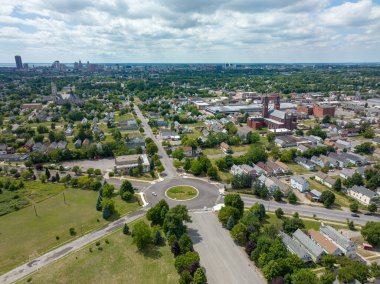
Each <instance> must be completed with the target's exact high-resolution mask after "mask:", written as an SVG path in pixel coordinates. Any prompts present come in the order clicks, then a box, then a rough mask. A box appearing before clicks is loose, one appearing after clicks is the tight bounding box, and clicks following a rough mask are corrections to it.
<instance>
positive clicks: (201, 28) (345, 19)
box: [0, 0, 380, 63]
mask: <svg viewBox="0 0 380 284" xmlns="http://www.w3.org/2000/svg"><path fill="white" fill-rule="evenodd" d="M2 7H3V9H2V10H1V12H0V62H2V63H14V56H15V55H16V54H17V55H21V56H22V58H23V61H24V62H29V63H33V62H34V63H52V62H53V61H55V60H59V61H61V62H74V61H78V59H82V61H83V62H85V61H87V60H89V61H90V62H94V63H128V62H130V63H223V62H232V63H330V62H331V63H338V62H342V63H360V62H379V61H380V53H379V52H378V47H379V46H380V1H379V0H359V1H352V2H349V1H342V0H322V1H317V0H306V1H302V2H300V1H295V0H291V1H275V0H271V1H261V0H250V1H248V0H247V1H244V0H234V1H207V2H206V3H203V1H192V2H185V3H184V2H183V1H177V0H171V1H160V0H157V1H134V0H125V1H122V0H120V1H119V0H115V1H107V3H106V2H103V1H96V2H94V1H81V2H77V1H72V0H70V1H60V0H54V1H44V0H35V1H28V3H26V2H25V1H9V0H6V1H5V3H3V6H2Z"/></svg>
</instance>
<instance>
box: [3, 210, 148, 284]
mask: <svg viewBox="0 0 380 284" xmlns="http://www.w3.org/2000/svg"><path fill="white" fill-rule="evenodd" d="M144 214H145V211H143V210H139V211H136V212H134V213H132V214H130V215H128V216H126V217H124V218H121V219H119V220H117V221H115V222H112V223H110V224H108V225H107V226H106V227H104V228H102V229H99V230H97V231H94V232H91V233H88V234H87V235H84V236H82V237H80V238H78V239H76V240H74V241H72V242H69V243H67V244H65V245H62V246H60V247H58V248H56V249H54V250H52V251H50V252H48V253H46V254H44V255H41V256H39V257H37V258H35V259H34V260H32V261H30V262H28V263H25V264H23V265H20V266H18V267H16V268H15V269H13V270H11V271H9V272H7V273H6V274H3V275H1V276H0V283H13V282H16V281H18V280H20V279H22V278H23V277H25V276H27V275H29V274H30V273H33V272H35V271H37V270H38V269H40V268H41V267H43V266H45V265H47V264H50V263H52V262H54V261H56V260H58V259H60V258H62V257H64V256H65V255H67V254H69V253H72V252H73V251H76V250H78V249H80V248H83V247H84V246H85V245H87V244H89V243H91V242H94V241H95V240H97V239H99V238H101V237H103V236H105V235H106V234H109V233H111V232H113V231H115V230H117V229H118V228H120V227H121V226H123V225H124V223H129V222H132V221H134V220H136V219H138V218H140V217H141V216H143V215H144Z"/></svg>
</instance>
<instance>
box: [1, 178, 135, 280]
mask: <svg viewBox="0 0 380 284" xmlns="http://www.w3.org/2000/svg"><path fill="white" fill-rule="evenodd" d="M50 185H52V186H55V187H57V188H60V186H61V185H60V184H50ZM62 187H63V186H62ZM46 190H47V191H48V189H47V188H46ZM51 190H53V189H52V188H51ZM61 191H63V190H61ZM63 192H64V195H63V193H58V194H56V195H54V196H52V197H50V198H48V199H45V200H43V201H41V202H39V203H35V208H36V211H37V214H38V216H36V212H35V210H34V206H28V207H26V208H23V209H21V210H19V211H16V212H13V213H9V214H7V215H4V216H1V217H0V221H1V226H0V237H1V242H0V273H3V272H6V271H8V270H10V269H11V268H13V267H14V266H16V265H17V264H20V263H22V262H24V261H27V260H29V259H31V258H33V257H35V256H37V255H39V254H41V253H42V252H45V251H47V250H49V249H51V248H52V247H54V246H57V245H60V244H61V243H62V242H65V241H68V240H70V239H72V238H74V237H75V236H71V235H70V234H69V229H70V228H74V229H75V231H76V235H77V236H78V235H80V234H81V233H82V232H83V233H85V232H87V231H90V230H93V229H96V228H99V227H101V226H103V225H105V224H106V223H107V221H105V220H103V218H102V215H101V212H98V211H96V210H95V204H96V200H97V196H98V193H97V192H94V191H85V190H80V189H72V188H68V189H66V190H64V191H63ZM40 194H41V193H40V192H38V189H37V188H36V189H35V190H33V191H32V192H31V193H30V196H31V197H33V198H36V200H38V199H39V198H40V197H41V198H42V196H41V195H40ZM64 197H65V199H66V203H65V202H64ZM114 200H115V203H116V209H117V211H118V212H119V214H126V213H128V212H131V211H134V210H136V209H137V208H138V204H137V202H136V201H135V200H134V202H130V203H126V202H124V201H122V200H121V199H120V198H118V197H115V198H114ZM33 203H34V202H33ZM33 203H32V204H33ZM57 237H58V238H57Z"/></svg>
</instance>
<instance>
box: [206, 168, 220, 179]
mask: <svg viewBox="0 0 380 284" xmlns="http://www.w3.org/2000/svg"><path fill="white" fill-rule="evenodd" d="M207 175H208V176H209V177H210V178H212V179H214V180H217V179H218V178H219V176H218V169H217V168H216V167H210V168H208V170H207Z"/></svg>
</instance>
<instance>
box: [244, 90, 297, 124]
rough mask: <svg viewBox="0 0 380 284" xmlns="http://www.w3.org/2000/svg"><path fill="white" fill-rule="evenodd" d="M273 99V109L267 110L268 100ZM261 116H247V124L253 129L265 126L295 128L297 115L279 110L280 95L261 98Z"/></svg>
mask: <svg viewBox="0 0 380 284" xmlns="http://www.w3.org/2000/svg"><path fill="white" fill-rule="evenodd" d="M270 100H273V101H274V109H271V110H269V101H270ZM262 102H263V109H262V117H249V118H248V120H247V125H248V126H249V127H251V128H253V129H260V128H262V127H264V126H267V127H268V128H270V129H279V128H286V129H289V130H293V129H296V128H297V116H296V115H294V114H292V113H287V112H285V111H281V110H280V97H279V96H272V97H268V96H265V97H263V98H262Z"/></svg>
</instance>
